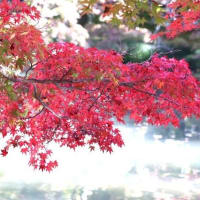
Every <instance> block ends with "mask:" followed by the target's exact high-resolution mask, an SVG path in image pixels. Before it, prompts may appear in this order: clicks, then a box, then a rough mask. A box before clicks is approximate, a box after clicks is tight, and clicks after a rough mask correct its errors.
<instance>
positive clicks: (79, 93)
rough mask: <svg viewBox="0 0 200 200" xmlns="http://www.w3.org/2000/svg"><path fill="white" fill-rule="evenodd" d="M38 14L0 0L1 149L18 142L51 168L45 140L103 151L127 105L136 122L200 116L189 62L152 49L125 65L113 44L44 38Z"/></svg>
mask: <svg viewBox="0 0 200 200" xmlns="http://www.w3.org/2000/svg"><path fill="white" fill-rule="evenodd" d="M127 2H128V1H127ZM177 2H179V0H178V1H177ZM181 2H183V1H181ZM144 3H145V2H144ZM142 4H143V3H142ZM174 4H175V2H174ZM133 5H134V4H133ZM136 5H137V4H136ZM137 6H138V5H137ZM175 10H176V9H175ZM174 12H175V11H174ZM39 19H40V13H39V12H38V11H37V10H36V8H35V7H31V6H28V5H27V4H26V3H24V2H20V1H19V0H13V1H12V3H10V2H8V1H6V0H3V1H2V2H1V3H0V113H1V114H0V130H1V135H2V137H3V138H4V140H5V141H6V145H5V147H4V148H3V149H2V150H1V154H2V155H3V156H6V155H7V153H8V151H9V149H10V148H12V147H13V148H19V149H20V150H21V152H22V153H25V154H29V155H30V161H29V164H30V165H32V166H33V167H34V168H35V169H41V170H47V171H51V170H52V169H53V168H54V167H56V166H57V161H52V160H50V158H49V157H50V156H51V154H52V151H51V150H50V149H48V144H49V143H50V142H55V143H57V144H58V145H59V146H60V147H62V146H67V147H69V148H72V149H76V148H77V147H79V146H85V145H87V146H88V147H89V148H90V149H91V150H94V149H95V148H96V147H97V146H99V148H100V149H101V150H102V151H107V152H112V146H113V145H117V146H119V147H121V146H122V145H123V144H124V143H123V140H122V137H121V135H120V133H119V130H118V129H116V128H114V127H113V120H112V119H113V117H115V118H116V119H117V120H118V121H119V122H124V121H123V117H124V115H125V114H126V113H127V112H128V111H129V112H130V113H131V115H130V117H131V118H132V119H134V120H135V121H136V122H138V123H139V122H142V121H143V120H144V119H145V120H146V121H147V122H148V123H151V124H156V125H168V124H169V123H172V124H173V125H174V126H178V124H179V119H180V118H185V117H190V116H192V115H194V116H196V117H199V116H200V90H199V82H198V81H197V80H196V79H195V78H194V77H193V76H192V74H191V71H190V69H189V67H188V64H187V62H186V61H184V60H176V59H173V58H171V59H169V58H167V57H159V55H157V54H155V55H153V56H152V57H151V58H150V59H149V60H147V61H145V62H143V63H128V64H124V63H123V57H122V55H120V54H119V53H117V52H115V51H105V50H98V49H96V48H88V49H85V48H82V47H79V46H76V45H74V44H71V43H63V42H62V43H59V42H58V43H50V44H48V45H47V44H45V43H44V41H43V38H42V35H41V32H40V31H39V30H38V29H37V28H36V27H35V26H33V25H32V24H33V23H31V21H37V20H39ZM193 19H194V18H192V19H191V20H193ZM172 24H173V21H172ZM172 24H171V25H172ZM168 27H170V25H169V26H168ZM194 28H196V27H194ZM170 33H171V32H170ZM178 33H179V29H177V31H176V34H178ZM166 34H167V33H166Z"/></svg>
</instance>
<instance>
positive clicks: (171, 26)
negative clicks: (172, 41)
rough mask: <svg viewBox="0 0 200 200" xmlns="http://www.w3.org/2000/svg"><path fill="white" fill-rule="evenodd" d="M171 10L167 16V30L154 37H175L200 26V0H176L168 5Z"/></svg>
mask: <svg viewBox="0 0 200 200" xmlns="http://www.w3.org/2000/svg"><path fill="white" fill-rule="evenodd" d="M167 9H168V10H169V11H168V12H167V13H166V15H165V18H166V19H167V20H168V25H167V26H166V28H165V30H164V31H162V32H159V33H158V34H155V36H153V38H154V37H158V36H163V35H165V36H166V37H167V38H174V37H175V36H177V35H179V34H180V33H183V32H187V31H192V30H196V29H199V28H200V21H199V18H200V1H199V0H176V1H172V2H171V3H169V4H168V5H167Z"/></svg>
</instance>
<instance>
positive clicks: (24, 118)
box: [20, 106, 45, 120]
mask: <svg viewBox="0 0 200 200" xmlns="http://www.w3.org/2000/svg"><path fill="white" fill-rule="evenodd" d="M44 109H45V107H44V106H43V107H42V109H41V110H40V111H39V112H38V113H36V114H35V115H33V116H30V117H22V118H20V119H23V120H26V119H32V118H35V117H37V116H38V115H39V114H41V113H42V112H43V110H44Z"/></svg>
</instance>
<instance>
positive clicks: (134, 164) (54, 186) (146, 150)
mask: <svg viewBox="0 0 200 200" xmlns="http://www.w3.org/2000/svg"><path fill="white" fill-rule="evenodd" d="M29 2H31V1H30V0H29ZM32 4H34V5H35V6H36V7H37V8H38V9H39V10H40V11H41V16H42V18H41V21H40V22H38V23H37V24H36V25H37V27H38V28H39V29H40V30H41V31H42V32H43V34H44V38H45V41H46V42H47V43H48V42H56V41H67V42H72V43H75V44H77V45H80V46H83V47H97V48H99V49H114V50H116V51H118V52H120V53H121V54H123V56H124V62H125V63H127V62H143V61H145V60H147V59H148V58H149V57H150V56H151V55H152V54H153V53H155V52H157V53H159V54H160V55H167V56H169V57H176V58H178V59H186V60H187V61H188V62H189V63H190V67H191V70H192V72H193V74H194V76H196V77H197V78H200V31H193V32H191V33H184V34H182V35H180V36H178V37H176V38H175V39H173V40H166V39H164V38H159V39H157V40H156V41H154V42H152V41H151V40H150V35H151V34H152V33H156V32H157V31H158V30H159V29H160V27H159V26H158V25H156V24H155V23H154V21H153V19H151V18H150V19H149V20H148V21H147V22H145V23H144V25H143V26H142V27H136V28H135V29H128V28H127V27H126V26H124V25H120V26H119V27H115V26H112V25H111V24H107V23H106V22H105V20H104V19H103V18H102V17H101V16H100V15H99V11H98V9H97V10H95V12H94V13H93V14H85V15H82V16H81V15H80V13H79V8H78V6H77V2H75V1H72V0H59V1H57V0H44V1H39V0H33V1H32ZM125 120H126V125H121V124H118V123H116V124H115V126H116V127H118V128H119V129H120V131H121V134H122V137H123V139H124V142H125V146H123V147H122V148H120V149H119V148H114V152H113V153H112V154H108V153H102V152H100V151H98V150H97V151H95V152H90V151H89V150H88V149H87V148H80V149H77V150H76V151H75V152H74V151H73V150H70V149H67V148H59V147H57V146H55V145H54V144H51V148H52V149H53V152H54V155H53V157H54V158H55V159H57V161H58V163H59V166H58V167H57V168H56V169H55V170H54V171H52V172H51V173H47V172H40V171H35V170H33V168H31V167H29V166H28V157H26V156H24V155H22V154H21V153H20V152H18V151H17V150H16V149H15V150H13V152H9V154H8V156H7V157H4V158H2V157H1V158H0V163H1V164H0V200H86V199H87V200H200V141H199V140H200V120H198V119H195V118H191V119H185V120H183V121H181V123H180V127H179V128H174V127H173V126H168V127H162V126H161V127H155V126H150V125H147V124H146V123H145V122H144V123H143V124H140V125H138V124H135V123H134V122H133V121H131V120H129V116H128V114H127V116H125Z"/></svg>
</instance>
